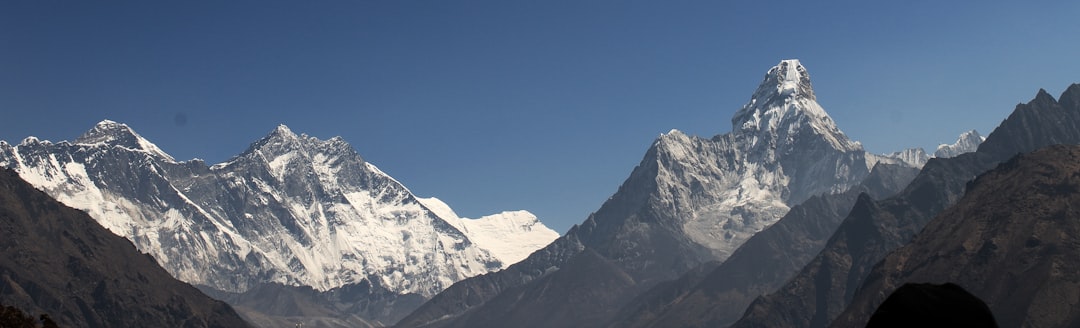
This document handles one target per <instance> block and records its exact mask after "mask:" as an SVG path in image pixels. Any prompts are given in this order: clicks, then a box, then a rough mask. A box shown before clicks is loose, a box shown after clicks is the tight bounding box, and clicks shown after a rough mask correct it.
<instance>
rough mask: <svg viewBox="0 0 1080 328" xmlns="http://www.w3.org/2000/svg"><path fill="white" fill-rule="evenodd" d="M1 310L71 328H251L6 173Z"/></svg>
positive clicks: (2, 179) (0, 222)
mask: <svg viewBox="0 0 1080 328" xmlns="http://www.w3.org/2000/svg"><path fill="white" fill-rule="evenodd" d="M0 236H3V238H0V250H3V256H0V303H3V304H7V305H12V306H15V307H18V308H21V309H23V310H25V311H27V312H30V313H47V314H49V315H50V316H51V317H52V319H53V320H55V321H56V322H57V323H59V324H60V325H61V326H66V327H247V326H248V325H247V323H245V322H244V321H243V320H242V319H240V317H239V316H238V315H237V314H236V313H235V312H234V311H233V310H232V308H230V307H229V306H228V305H227V304H225V303H224V302H221V301H217V300H214V299H211V298H210V297H207V296H206V295H204V294H202V293H201V292H199V290H197V289H195V287H192V286H190V285H188V284H185V283H183V282H180V281H178V280H176V279H174V278H173V277H172V276H170V275H169V273H168V272H165V270H164V269H162V268H161V267H160V266H158V264H157V262H155V261H154V259H153V258H151V257H150V256H149V255H145V254H142V253H139V251H137V250H136V249H135V247H134V246H133V245H132V244H131V242H129V241H127V240H126V239H124V238H123V237H119V236H117V235H114V234H112V233H111V232H109V231H108V230H105V228H103V227H101V226H100V225H98V223H97V222H96V221H94V219H92V218H90V216H88V215H87V214H86V213H84V212H81V211H79V210H76V209H73V208H70V207H67V206H64V205H62V204H60V203H59V202H57V201H56V200H53V199H52V198H50V197H49V196H47V195H45V193H43V192H41V191H39V190H37V189H34V187H33V186H31V185H30V184H28V183H26V182H24V181H23V180H21V179H20V178H19V176H18V174H16V173H15V172H13V171H10V170H7V169H0Z"/></svg>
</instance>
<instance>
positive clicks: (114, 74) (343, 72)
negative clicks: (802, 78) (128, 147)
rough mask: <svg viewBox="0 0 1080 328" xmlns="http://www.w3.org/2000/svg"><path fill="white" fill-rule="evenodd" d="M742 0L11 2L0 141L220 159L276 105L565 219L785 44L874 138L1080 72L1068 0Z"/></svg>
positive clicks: (718, 107)
mask: <svg viewBox="0 0 1080 328" xmlns="http://www.w3.org/2000/svg"><path fill="white" fill-rule="evenodd" d="M735 2H736V1H648V2H646V1H580V0H574V1H554V0H552V1H506V0H498V1H289V2H274V1H251V2H243V1H182V2H181V1H172V2H166V1H107V2H102V1H71V2H60V1H4V2H2V3H0V139H2V140H7V141H9V142H13V143H18V142H19V141H20V140H22V139H23V138H24V137H26V136H29V135H33V136H37V137H39V138H42V139H49V140H53V141H59V140H70V139H74V138H75V137H77V136H78V135H79V134H81V133H82V132H84V131H85V130H87V129H89V128H91V127H92V126H93V125H94V124H95V123H96V122H98V121H100V120H102V119H112V120H115V121H119V122H123V123H127V124H128V125H130V126H131V127H133V128H134V129H135V130H136V131H138V132H139V133H140V134H142V135H143V136H145V137H147V138H148V139H150V140H151V141H152V142H154V143H156V144H157V145H158V146H160V147H161V148H162V149H164V150H165V151H166V152H169V153H170V154H172V155H173V156H174V157H176V158H178V159H190V158H195V157H198V158H202V159H205V160H207V161H208V162H211V163H217V162H222V161H225V160H227V159H228V158H230V157H231V156H233V155H236V154H239V153H240V152H242V151H244V150H245V149H246V148H247V147H248V145H249V144H250V143H251V142H253V141H255V140H257V139H258V138H260V137H262V136H264V135H266V134H268V133H269V132H270V131H271V130H273V129H274V128H275V127H276V126H277V125H278V124H286V125H288V126H289V127H290V128H292V130H293V131H296V132H305V133H307V134H309V135H313V136H316V137H320V138H324V139H325V138H329V137H333V136H339V135H340V136H342V137H344V138H345V139H346V140H347V141H349V142H350V143H351V144H352V145H353V146H354V147H356V149H357V150H358V151H359V152H360V154H361V155H363V156H364V157H365V158H366V159H367V160H369V161H371V162H373V163H375V164H376V165H378V166H379V167H380V168H381V169H383V170H384V171H386V172H387V173H389V174H391V175H392V176H394V177H395V178H397V179H398V180H400V181H402V182H403V183H404V184H405V185H406V186H408V187H409V188H410V189H411V190H412V191H413V192H414V193H416V194H418V195H420V196H436V197H439V198H441V199H443V200H444V201H446V202H447V203H449V204H450V205H451V206H452V207H453V208H454V209H455V210H457V212H458V213H459V214H461V215H463V216H469V217H478V216H481V215H484V214H489V213H493V212H497V211H500V210H510V209H527V210H530V211H532V212H534V213H536V214H537V215H539V216H540V217H541V219H542V220H543V221H544V222H545V223H547V224H548V225H550V226H552V227H553V228H554V229H556V230H558V231H560V232H565V231H566V229H568V228H569V227H570V226H571V225H572V224H576V223H579V222H581V221H583V220H584V219H585V217H586V216H587V215H588V214H589V213H590V212H592V211H594V210H596V209H597V208H599V206H600V204H601V203H602V202H603V201H604V200H605V199H606V198H607V197H608V196H610V195H611V194H612V193H614V192H615V190H616V188H617V187H618V185H619V184H620V183H622V181H623V180H624V179H625V178H626V176H627V175H628V174H629V172H630V171H631V170H632V168H633V167H634V166H635V165H636V164H637V163H638V162H639V161H640V160H641V157H642V155H643V154H644V153H645V150H646V149H647V148H648V146H649V145H650V143H651V142H652V140H653V139H654V138H655V137H656V136H657V135H659V134H660V133H663V132H666V131H668V130H670V129H672V128H677V129H680V130H683V131H685V132H687V133H690V134H696V135H699V136H706V137H708V136H712V135H716V134H721V133H726V132H728V131H730V129H731V126H730V117H731V115H732V114H733V113H734V112H735V111H736V110H738V109H739V108H740V107H741V106H742V105H743V104H744V103H745V102H746V101H748V100H749V97H750V94H751V92H753V90H754V88H755V87H756V86H757V83H758V82H760V80H761V78H762V77H763V76H764V73H765V71H766V70H768V69H769V67H771V66H773V65H775V64H776V63H778V62H779V61H780V60H781V59H786V58H798V59H800V60H802V63H803V64H804V65H805V66H806V67H807V69H808V70H809V72H810V74H811V76H812V78H813V82H814V86H815V92H816V93H817V96H818V101H819V102H820V103H821V105H822V106H823V107H824V108H825V110H826V111H828V112H829V113H830V115H831V116H832V117H833V118H834V120H835V121H836V122H837V124H838V125H839V126H840V128H841V129H842V130H843V131H844V132H846V133H847V134H848V135H849V136H850V137H851V138H852V139H854V140H859V141H861V142H862V143H863V144H864V146H865V147H866V148H867V149H868V150H870V151H873V152H877V153H884V152H891V151H896V150H900V149H902V148H906V147H913V146H919V147H925V148H927V149H928V150H929V151H931V152H932V151H933V148H934V147H935V146H936V145H937V144H939V143H944V142H952V141H953V140H954V139H955V138H956V136H957V135H958V134H960V133H961V132H962V131H965V130H969V129H978V130H979V132H982V133H983V134H988V133H989V132H990V131H991V130H992V128H993V127H994V126H996V125H997V124H998V123H1000V122H1001V120H1002V119H1004V118H1005V117H1006V116H1007V115H1008V113H1009V112H1011V111H1012V109H1013V107H1014V106H1015V105H1016V104H1017V103H1019V102H1027V101H1028V100H1029V99H1031V98H1032V97H1033V96H1034V95H1035V92H1036V91H1037V90H1038V89H1039V88H1045V89H1047V90H1048V91H1049V92H1050V93H1051V94H1054V95H1057V94H1059V93H1060V92H1061V91H1062V90H1064V89H1065V87H1066V86H1067V85H1068V84H1070V83H1074V82H1080V42H1077V41H1076V40H1077V39H1080V19H1077V17H1080V2H1076V1H1046V2H1035V1H1027V2H1019V1H1018V2H1015V3H997V2H985V1H983V2H970V3H964V4H961V3H958V1H888V2H881V1H850V2H840V1H831V2H828V3H827V4H825V3H824V1H798V2H776V1H738V3H746V4H730V3H735Z"/></svg>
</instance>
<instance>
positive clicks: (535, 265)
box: [398, 60, 884, 327]
mask: <svg viewBox="0 0 1080 328" xmlns="http://www.w3.org/2000/svg"><path fill="white" fill-rule="evenodd" d="M816 99H817V98H816V95H815V94H814V92H813V89H812V87H811V83H810V78H809V75H808V74H807V72H806V69H805V68H804V67H803V66H802V65H801V64H800V63H799V62H798V61H797V60H785V61H782V62H781V63H780V64H779V65H777V66H776V67H773V68H772V69H770V70H769V71H768V72H767V73H766V76H765V79H764V80H763V81H762V82H761V84H760V85H759V86H758V88H757V90H756V91H755V92H754V94H753V96H752V97H751V100H750V102H748V103H747V104H746V105H745V106H743V108H742V109H740V110H739V111H738V112H737V113H736V114H735V115H734V117H733V118H732V120H731V123H732V132H731V133H728V134H723V135H718V136H715V137H713V138H711V139H705V138H699V137H695V136H689V135H686V134H684V133H682V132H679V131H677V130H672V131H671V132H669V133H665V134H663V135H661V136H660V137H659V138H657V140H656V141H655V142H654V143H653V144H652V146H651V147H650V148H649V149H648V151H647V152H646V154H645V156H644V158H643V159H642V161H641V163H640V164H639V165H638V166H637V167H636V168H635V169H634V170H633V172H631V173H630V176H629V177H628V178H627V179H626V181H625V182H623V184H622V185H621V186H620V187H619V190H618V191H617V192H616V193H615V194H614V195H613V196H612V197H611V198H609V199H608V200H607V201H606V202H605V203H604V204H603V205H602V206H601V207H600V209H599V210H597V211H596V212H595V213H594V214H592V215H590V216H589V218H587V219H586V220H585V222H583V223H582V224H580V225H578V226H575V227H573V228H571V229H570V231H569V232H567V234H566V235H564V236H563V237H561V238H559V239H558V240H556V241H555V242H554V243H552V244H551V245H549V246H548V247H546V248H544V249H541V250H540V251H537V252H535V253H533V254H532V255H531V256H530V257H529V258H527V259H525V260H524V261H522V262H520V263H518V264H515V265H513V266H511V267H509V268H507V269H505V270H503V271H499V272H495V273H491V274H486V275H482V276H478V277H474V278H470V279H466V280H464V281H461V282H458V283H456V284H454V285H453V286H451V287H450V288H448V289H447V290H445V291H443V292H442V293H440V294H439V295H436V296H435V297H434V298H432V299H431V300H430V301H428V302H427V303H425V304H424V305H423V306H421V307H420V308H419V309H417V311H415V312H413V313H412V314H410V315H409V316H407V317H406V318H405V319H402V321H401V322H399V323H398V326H400V327H416V326H459V325H461V326H466V325H465V324H464V323H468V324H467V326H485V325H497V324H505V322H506V321H500V322H495V321H482V319H483V318H489V319H490V320H493V319H495V318H498V319H499V320H509V322H515V323H518V322H525V321H528V320H529V318H532V317H533V316H534V315H535V314H533V312H529V311H525V310H523V309H530V311H535V312H536V313H541V314H552V315H556V314H559V313H573V312H574V311H579V312H582V313H592V314H594V315H590V316H589V317H588V319H583V320H582V321H577V322H574V323H573V324H574V325H575V326H598V325H603V324H604V323H605V322H607V321H608V320H610V319H611V318H610V317H605V315H607V316H610V315H613V314H614V313H615V311H617V309H619V308H620V307H621V306H623V305H624V304H625V303H626V302H628V301H630V300H631V299H632V298H633V297H634V296H635V295H636V294H637V293H639V292H641V291H644V290H646V289H648V288H650V287H652V286H653V285H655V284H657V283H659V282H662V281H667V280H671V279H676V278H678V277H679V276H680V275H682V274H683V273H685V272H688V271H690V270H692V269H695V268H697V267H699V266H701V265H702V264H705V263H708V262H710V261H722V260H724V259H727V258H728V257H729V256H731V254H732V252H733V251H735V249H736V248H738V247H739V245H741V244H742V243H744V242H745V241H746V240H747V239H749V238H750V236H752V235H753V234H755V233H757V232H759V231H761V230H762V229H764V228H765V227H768V226H769V225H771V224H773V223H775V222H776V221H777V220H779V219H780V218H781V217H782V216H783V215H784V214H785V213H787V212H788V211H789V210H790V209H791V206H794V205H796V204H800V203H802V202H803V201H806V200H807V199H810V198H811V197H813V196H815V195H821V194H826V193H838V192H843V191H845V190H848V189H850V188H852V187H854V186H857V185H858V184H859V183H860V182H861V181H862V180H863V179H864V178H866V176H867V175H868V174H869V172H870V168H871V167H872V166H873V165H874V164H875V163H877V162H878V161H881V160H884V159H881V158H877V157H875V156H874V155H871V154H868V153H866V152H865V151H864V150H863V149H862V147H861V145H859V144H858V143H857V142H854V141H851V140H850V139H848V137H847V136H846V135H844V134H843V133H842V132H841V131H840V130H839V129H838V128H837V127H836V124H835V122H833V121H832V119H831V118H829V116H828V115H827V114H826V113H825V111H824V109H822V107H821V106H820V105H819V104H818V103H817V101H816ZM584 249H590V250H591V251H593V252H595V253H596V254H595V256H593V258H597V259H603V260H604V261H605V262H606V263H610V264H611V265H613V266H614V267H613V268H615V269H618V270H609V271H608V272H612V273H614V272H619V273H620V274H619V275H625V276H627V277H629V278H630V279H631V280H630V281H629V284H626V286H624V288H623V289H620V290H612V289H603V288H602V287H600V286H591V285H588V284H584V285H580V284H578V285H580V286H582V289H573V291H574V292H576V293H581V294H584V295H603V296H598V297H595V299H594V301H593V302H582V303H573V302H545V301H543V300H538V301H536V302H515V303H513V304H514V307H511V308H507V307H506V304H504V303H494V302H495V301H494V300H496V299H500V298H502V297H503V296H501V294H500V293H506V292H513V293H519V295H535V294H538V293H541V292H543V291H544V290H571V289H569V288H566V286H563V285H562V284H575V282H574V281H573V280H574V279H571V278H567V277H563V278H559V279H554V278H552V279H545V278H546V277H547V276H549V275H555V274H556V273H558V272H561V271H564V270H569V271H570V272H581V271H582V270H580V268H574V266H579V265H586V264H585V261H570V259H571V258H575V257H576V256H577V255H579V254H580V253H581V252H582V251H583V250H584ZM609 279H615V280H617V279H616V277H609ZM615 280H611V281H615ZM541 281H543V282H544V283H540V282H541ZM598 288H599V289H598ZM585 289H592V290H585ZM553 295H554V294H553ZM612 296H617V297H612ZM491 307H494V308H499V309H503V312H505V313H515V314H520V315H515V316H480V315H474V314H469V312H474V313H477V314H478V313H495V311H494V310H490V309H486V308H491ZM572 307H576V308H572ZM582 307H585V308H582ZM600 314H604V315H600ZM489 319H483V320H489Z"/></svg>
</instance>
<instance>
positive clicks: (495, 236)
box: [418, 197, 559, 267]
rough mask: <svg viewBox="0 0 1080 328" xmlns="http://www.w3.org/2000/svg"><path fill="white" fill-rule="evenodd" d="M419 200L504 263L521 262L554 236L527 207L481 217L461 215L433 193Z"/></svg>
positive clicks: (553, 232)
mask: <svg viewBox="0 0 1080 328" xmlns="http://www.w3.org/2000/svg"><path fill="white" fill-rule="evenodd" d="M418 200H419V201H420V203H422V204H424V206H425V207H427V208H428V209H430V210H431V211H433V212H435V214H437V215H439V217H441V218H443V219H444V220H446V222H448V223H450V224H451V225H453V226H454V227H455V228H457V229H458V230H460V231H462V232H464V233H465V235H466V236H468V237H469V240H472V241H473V242H474V243H476V244H477V245H479V246H480V247H481V248H483V249H486V250H487V251H489V252H491V255H493V256H495V258H496V259H498V260H499V261H500V262H502V263H503V267H507V266H510V265H511V264H514V263H517V262H520V261H521V260H523V259H525V257H527V256H529V254H532V252H533V251H536V250H538V249H540V248H542V247H544V246H547V244H550V243H551V242H552V241H553V240H555V238H559V233H558V232H555V230H551V229H550V228H548V227H547V226H545V225H544V224H543V223H541V222H540V220H539V219H537V218H536V216H535V215H533V214H532V213H529V212H528V211H505V212H502V213H498V214H492V215H487V216H483V217H480V218H478V219H470V218H462V217H459V216H458V215H457V213H454V211H453V210H452V209H450V206H449V205H446V203H444V202H443V201H442V200H439V199H438V198H435V197H429V198H418Z"/></svg>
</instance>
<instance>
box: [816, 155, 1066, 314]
mask: <svg viewBox="0 0 1080 328" xmlns="http://www.w3.org/2000/svg"><path fill="white" fill-rule="evenodd" d="M1076 204H1080V146H1076V145H1071V146H1065V145H1058V146H1051V147H1048V148H1045V149H1042V150H1039V151H1035V152H1033V153H1029V154H1024V155H1020V156H1018V157H1016V158H1014V159H1012V160H1010V161H1008V162H1005V163H1003V164H1001V165H999V166H998V167H997V168H996V169H994V170H992V171H990V172H988V173H986V174H983V175H981V176H979V178H978V179H976V180H975V181H974V182H972V183H971V184H970V186H969V191H968V192H967V194H965V195H964V197H963V198H962V199H961V200H960V201H959V202H957V203H956V205H954V206H952V207H950V208H949V209H948V210H946V211H944V212H942V213H941V215H939V216H937V217H936V218H935V219H934V220H933V221H930V223H928V224H927V225H926V228H925V229H923V230H922V231H921V232H919V234H918V235H917V236H915V238H914V239H913V240H912V241H911V243H909V244H907V245H905V246H904V247H902V248H900V249H898V250H896V251H894V252H892V253H890V254H889V255H888V256H887V257H885V259H884V260H882V261H881V262H879V263H878V264H877V265H876V266H874V269H873V270H872V271H871V272H870V274H869V275H868V276H867V278H866V281H865V282H864V283H863V285H862V286H861V287H860V288H859V289H858V291H857V292H856V293H855V296H854V297H853V299H852V303H851V304H850V305H849V306H848V308H847V309H846V310H845V311H844V312H843V313H842V314H841V315H840V316H839V317H838V318H837V320H836V321H835V322H834V323H833V325H832V326H834V327H854V326H861V325H864V324H865V323H866V322H867V321H868V320H869V317H870V315H871V313H872V311H874V309H875V308H876V307H878V305H879V304H881V303H882V302H883V301H884V297H883V296H884V295H888V294H890V293H892V292H893V291H894V290H896V288H897V287H898V286H900V285H901V284H904V283H907V282H917V283H923V282H929V283H944V282H952V283H955V284H957V285H959V286H961V287H963V288H964V289H966V290H968V291H969V292H971V293H972V294H974V295H975V296H977V297H979V298H981V299H982V300H984V301H986V303H987V305H989V306H990V310H991V311H992V312H993V313H994V315H995V316H996V317H997V320H998V322H999V323H1000V324H1001V325H1002V326H1003V327H1073V326H1076V325H1080V247H1077V246H1080V207H1078V206H1076Z"/></svg>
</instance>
